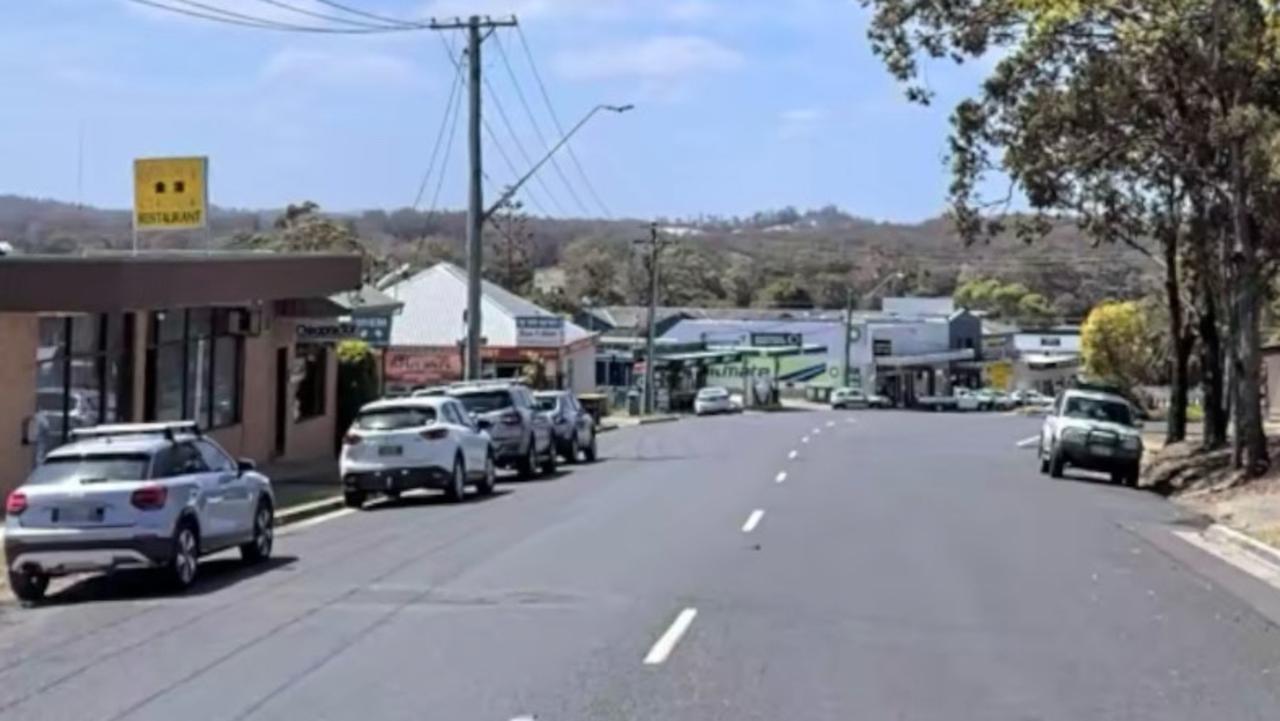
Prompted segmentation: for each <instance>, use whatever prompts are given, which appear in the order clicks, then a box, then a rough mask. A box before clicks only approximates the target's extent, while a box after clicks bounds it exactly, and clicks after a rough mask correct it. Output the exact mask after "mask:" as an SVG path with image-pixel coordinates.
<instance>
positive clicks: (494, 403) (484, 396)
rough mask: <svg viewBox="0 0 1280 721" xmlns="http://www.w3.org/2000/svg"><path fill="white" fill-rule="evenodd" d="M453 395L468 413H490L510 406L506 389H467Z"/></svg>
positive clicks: (509, 397) (509, 395)
mask: <svg viewBox="0 0 1280 721" xmlns="http://www.w3.org/2000/svg"><path fill="white" fill-rule="evenodd" d="M455 396H456V397H457V399H458V400H459V401H461V402H462V405H463V406H465V407H466V409H467V411H468V412H470V413H492V412H494V411H501V410H506V409H507V408H510V407H511V394H510V393H508V392H506V391H468V392H466V393H457V394H455Z"/></svg>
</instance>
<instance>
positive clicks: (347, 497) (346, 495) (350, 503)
mask: <svg viewBox="0 0 1280 721" xmlns="http://www.w3.org/2000/svg"><path fill="white" fill-rule="evenodd" d="M342 503H343V505H345V506H346V507H347V508H364V491H343V492H342Z"/></svg>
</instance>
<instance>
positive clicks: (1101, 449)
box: [1090, 446, 1115, 456]
mask: <svg viewBox="0 0 1280 721" xmlns="http://www.w3.org/2000/svg"><path fill="white" fill-rule="evenodd" d="M1090 450H1091V451H1093V454H1094V455H1095V456H1110V455H1113V454H1114V453H1115V449H1113V448H1112V447H1111V446H1093V447H1092V448H1091V449H1090Z"/></svg>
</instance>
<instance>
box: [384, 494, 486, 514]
mask: <svg viewBox="0 0 1280 721" xmlns="http://www.w3.org/2000/svg"><path fill="white" fill-rule="evenodd" d="M508 493H511V491H501V490H499V491H494V492H493V493H491V494H489V495H487V496H482V495H480V494H479V493H476V492H475V491H469V492H468V493H467V495H466V497H464V498H463V499H462V501H461V502H455V501H451V500H449V497H448V496H446V495H445V494H443V493H441V492H438V491H427V492H425V493H414V494H409V495H404V496H401V497H399V498H397V499H391V498H383V499H382V500H380V501H375V502H373V503H369V504H366V505H365V507H364V511H365V512H366V513H371V512H378V511H391V510H395V509H397V508H426V507H430V506H457V505H464V506H465V505H469V504H472V503H486V502H488V501H492V500H495V499H498V498H501V497H503V496H505V495H507V494H508Z"/></svg>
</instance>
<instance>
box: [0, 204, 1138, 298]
mask: <svg viewBox="0 0 1280 721" xmlns="http://www.w3.org/2000/svg"><path fill="white" fill-rule="evenodd" d="M279 213H280V211H279V210H275V209H262V210H239V209H227V208H215V209H214V211H213V212H212V214H211V218H212V237H213V243H214V245H215V247H220V246H223V245H225V244H226V243H228V242H230V240H231V239H232V238H233V237H234V236H235V235H236V234H239V233H254V232H261V231H267V230H270V229H271V227H272V224H273V222H274V219H275V218H276V217H277V216H278V215H279ZM333 217H335V218H337V219H340V220H343V221H345V222H346V223H348V224H349V225H350V226H351V228H352V229H353V230H354V231H355V232H356V233H358V234H359V235H360V237H361V238H362V239H363V240H364V241H365V242H366V243H368V244H370V245H371V246H372V247H374V248H377V249H379V250H380V251H382V252H384V253H386V254H388V255H390V256H393V257H396V258H398V259H401V260H406V261H410V262H414V261H415V260H422V256H423V253H424V252H425V251H424V248H427V249H429V250H430V253H429V254H434V256H440V257H453V258H454V259H458V258H460V257H461V250H462V244H463V238H464V235H465V220H466V218H465V214H464V213H462V212H457V211H454V212H443V213H435V214H430V215H428V214H427V213H423V212H420V211H414V210H411V209H407V208H404V209H399V210H394V211H389V212H388V211H383V210H370V211H364V212H361V213H350V214H341V215H335V216H333ZM659 224H660V226H661V227H662V229H663V231H664V234H665V235H666V236H667V237H670V238H673V239H677V240H679V241H680V242H681V243H684V244H687V245H691V246H696V247H697V248H698V251H699V252H700V253H701V254H702V257H703V259H704V260H705V261H706V262H708V263H710V264H711V265H712V266H713V267H714V266H717V265H720V266H724V267H725V268H727V267H728V266H729V265H731V264H743V263H747V264H750V265H752V266H753V267H755V268H757V269H758V270H759V271H760V273H761V274H762V279H761V282H765V281H768V280H769V279H773V278H777V277H784V276H785V277H795V278H798V279H800V280H801V281H804V280H805V279H812V278H828V279H829V278H846V279H847V278H852V279H853V284H854V286H855V287H857V288H861V289H866V288H868V287H869V286H871V285H873V284H875V283H876V282H877V280H878V279H880V278H883V277H884V276H885V275H886V274H888V273H891V272H895V271H897V272H905V273H907V274H908V276H909V277H910V282H909V284H908V287H906V288H900V289H898V290H899V291H915V292H920V293H928V294H948V293H951V292H952V291H953V290H954V289H955V286H956V285H957V283H958V282H961V281H963V280H965V279H969V278H974V277H1000V278H1004V279H1006V280H1017V281H1020V282H1023V283H1025V284H1026V285H1028V286H1029V287H1031V288H1032V289H1034V290H1037V291H1039V292H1041V293H1043V294H1044V295H1045V296H1046V297H1047V298H1049V299H1050V300H1051V301H1053V302H1054V304H1055V306H1056V307H1058V308H1059V309H1060V310H1061V312H1062V313H1063V314H1064V315H1070V314H1074V313H1079V312H1082V309H1087V308H1088V307H1089V305H1090V304H1092V303H1093V302H1096V301H1097V300H1099V299H1101V298H1105V297H1112V296H1134V295H1139V294H1142V293H1145V292H1147V291H1148V290H1149V287H1150V284H1151V282H1152V278H1151V276H1152V273H1153V272H1154V267H1153V266H1152V264H1151V262H1150V261H1149V260H1147V259H1146V258H1144V257H1143V256H1141V255H1140V254H1138V253H1137V252H1135V251H1133V250H1132V249H1129V248H1126V247H1121V246H1106V247H1096V248H1095V247H1092V246H1091V245H1090V243H1089V242H1088V241H1087V240H1086V239H1085V238H1083V237H1082V236H1081V234H1080V233H1079V232H1078V231H1077V230H1076V228H1075V227H1074V226H1073V225H1069V224H1064V225H1061V226H1059V227H1058V228H1056V229H1055V230H1054V232H1053V233H1051V234H1050V235H1049V237H1047V238H1045V239H1043V240H1041V241H1037V242H1035V243H1033V244H1025V243H1022V242H1021V241H1018V240H1017V239H1015V238H1012V237H1005V238H999V239H997V240H994V241H992V242H991V243H989V244H981V245H975V246H972V247H965V246H964V244H963V243H962V242H961V241H960V239H959V238H958V237H957V236H956V234H955V233H954V231H953V229H952V227H951V225H950V223H949V221H947V220H946V219H944V218H934V219H930V220H927V221H924V222H921V223H912V224H905V223H885V222H877V221H874V220H869V219H866V218H859V217H856V216H852V215H849V214H847V213H845V212H844V211H842V210H840V209H839V208H836V207H835V206H828V207H825V208H821V209H817V210H809V211H799V210H796V209H794V208H784V209H782V210H776V211H762V212H759V213H756V214H754V215H752V216H749V217H745V218H720V217H714V216H706V217H699V218H691V219H680V220H674V219H660V220H659ZM528 228H529V230H530V231H531V233H532V237H533V239H532V247H531V249H530V251H531V252H530V254H529V255H530V260H531V263H532V265H533V266H534V268H535V269H538V270H544V271H545V270H546V269H554V268H558V267H559V266H561V265H562V264H563V261H564V260H565V258H564V257H563V256H562V251H563V250H564V248H565V247H566V246H567V245H568V244H570V243H572V242H574V241H575V240H580V239H584V238H587V239H597V240H599V241H600V242H609V243H614V244H616V245H620V244H622V243H629V241H630V240H632V239H635V238H640V237H642V236H643V235H644V234H645V233H646V232H647V221H642V220H602V219H553V218H531V219H530V220H529V223H528ZM131 237H132V234H131V230H130V212H129V211H127V210H107V209H100V208H93V207H80V206H76V205H73V204H69V203H63V202H59V201H54V200H43V199H34V198H25V197H20V196H14V195H0V241H9V242H10V243H12V244H13V245H14V247H15V248H17V249H18V251H19V252H27V253H35V252H43V253H75V252H80V251H82V250H85V249H104V248H119V249H123V248H128V247H129V245H130V243H131ZM206 237H207V236H205V235H204V234H193V233H174V234H167V235H159V236H157V235H153V234H148V235H147V236H146V237H145V238H144V239H143V240H144V242H143V245H144V247H201V246H203V245H205V244H206V242H208V241H206ZM434 256H433V257H434ZM539 277H540V278H542V279H544V280H543V281H542V283H543V284H545V281H546V280H547V279H551V281H552V282H553V283H554V282H555V279H557V278H562V277H563V273H550V274H548V273H545V272H543V273H540V274H539ZM541 289H542V290H543V291H546V290H547V288H545V287H543V288H541ZM819 295H820V294H816V293H815V294H814V297H815V298H816V299H818V302H820V303H822V304H828V303H830V302H831V299H829V298H826V299H824V298H823V297H819ZM828 295H830V294H828ZM840 297H843V293H841V296H840ZM636 300H640V299H636Z"/></svg>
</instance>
